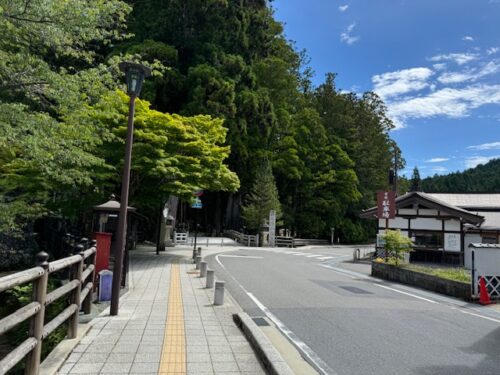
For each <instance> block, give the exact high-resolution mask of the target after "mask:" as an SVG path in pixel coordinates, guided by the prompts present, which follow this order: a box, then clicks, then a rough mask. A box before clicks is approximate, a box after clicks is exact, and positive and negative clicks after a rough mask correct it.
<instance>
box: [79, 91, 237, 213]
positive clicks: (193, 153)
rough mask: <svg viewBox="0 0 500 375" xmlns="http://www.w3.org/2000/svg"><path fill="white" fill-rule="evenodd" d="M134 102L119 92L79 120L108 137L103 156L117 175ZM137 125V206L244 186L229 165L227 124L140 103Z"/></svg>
mask: <svg viewBox="0 0 500 375" xmlns="http://www.w3.org/2000/svg"><path fill="white" fill-rule="evenodd" d="M128 103H129V98H128V96H127V95H125V94H124V93H123V92H121V91H116V92H114V93H110V94H108V95H106V96H104V97H103V98H102V99H101V101H100V102H99V103H97V104H96V105H94V106H92V107H87V108H85V109H83V110H82V111H80V112H79V113H78V114H76V115H75V117H77V118H79V119H80V121H81V122H82V123H87V122H88V123H91V124H94V125H95V126H97V128H99V129H101V130H102V131H103V132H106V134H107V137H106V138H105V140H104V142H103V145H102V147H101V148H100V152H101V156H102V158H103V159H105V160H106V161H107V163H108V164H110V165H111V166H113V167H114V170H116V171H121V170H122V166H121V165H122V164H123V144H124V142H125V136H126V131H127V116H128ZM134 125H135V127H134V146H133V152H132V172H131V176H132V177H131V186H130V191H131V199H130V200H131V202H137V203H139V204H142V205H143V206H148V205H149V206H154V207H156V205H157V202H158V198H159V197H160V196H162V195H163V196H168V194H173V195H176V196H179V197H182V198H184V199H191V198H192V193H193V191H195V190H197V189H200V188H201V189H206V190H211V191H219V190H222V191H234V190H236V189H237V188H238V187H239V180H238V177H237V176H236V174H235V173H233V172H231V171H230V170H229V168H228V167H227V165H225V164H224V160H225V159H226V158H227V157H228V155H229V151H230V148H229V147H228V146H224V143H225V137H226V129H225V128H224V127H223V126H222V125H223V121H222V120H221V119H213V118H211V117H210V116H206V115H204V116H201V115H200V116H194V117H184V116H180V115H175V114H174V115H170V114H165V113H161V112H158V111H156V110H153V109H151V108H150V103H149V102H147V101H145V100H140V99H137V100H136V112H135V122H134ZM119 176H120V175H119V174H117V175H116V176H114V178H115V179H116V180H118V179H119Z"/></svg>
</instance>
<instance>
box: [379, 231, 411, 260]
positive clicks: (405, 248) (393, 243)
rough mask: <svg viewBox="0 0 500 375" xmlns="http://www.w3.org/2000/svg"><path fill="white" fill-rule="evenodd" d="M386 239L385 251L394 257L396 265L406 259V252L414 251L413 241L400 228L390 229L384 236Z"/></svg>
mask: <svg viewBox="0 0 500 375" xmlns="http://www.w3.org/2000/svg"><path fill="white" fill-rule="evenodd" d="M382 239H383V240H384V241H385V245H384V248H385V251H386V252H387V254H389V256H390V257H392V258H393V259H394V262H395V265H396V266H397V265H399V262H400V261H401V260H403V259H404V254H405V253H408V252H410V251H412V245H413V243H412V241H411V239H410V238H408V237H406V236H405V235H403V234H401V232H400V231H399V230H388V231H386V233H385V234H384V235H383V236H382Z"/></svg>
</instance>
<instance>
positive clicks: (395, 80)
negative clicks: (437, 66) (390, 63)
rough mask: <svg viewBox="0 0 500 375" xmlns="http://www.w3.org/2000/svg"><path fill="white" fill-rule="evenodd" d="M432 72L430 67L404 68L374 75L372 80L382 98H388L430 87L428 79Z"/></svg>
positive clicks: (375, 89)
mask: <svg viewBox="0 0 500 375" xmlns="http://www.w3.org/2000/svg"><path fill="white" fill-rule="evenodd" d="M432 74H433V72H432V70H431V69H429V68H412V69H403V70H398V71H395V72H389V73H384V74H377V75H375V76H373V77H372V82H373V84H374V91H375V92H376V93H377V94H378V95H380V96H381V97H382V98H388V97H391V96H397V95H401V94H405V93H408V92H410V91H418V90H422V89H424V88H426V87H428V86H429V83H428V79H429V78H430V77H431V76H432Z"/></svg>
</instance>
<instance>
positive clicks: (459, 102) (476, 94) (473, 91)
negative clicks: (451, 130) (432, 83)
mask: <svg viewBox="0 0 500 375" xmlns="http://www.w3.org/2000/svg"><path fill="white" fill-rule="evenodd" d="M486 104H500V84H499V85H487V84H481V85H474V86H468V87H464V88H457V89H454V88H444V89H441V90H437V91H435V92H432V93H430V94H429V95H427V96H421V97H415V98H410V99H408V100H400V101H398V102H394V103H390V104H389V113H390V114H391V115H392V116H395V117H397V118H399V119H400V120H404V119H406V118H426V117H427V118H428V117H435V116H447V117H450V118H461V117H467V116H468V115H469V114H470V111H471V110H472V109H475V108H478V107H480V106H483V105H486Z"/></svg>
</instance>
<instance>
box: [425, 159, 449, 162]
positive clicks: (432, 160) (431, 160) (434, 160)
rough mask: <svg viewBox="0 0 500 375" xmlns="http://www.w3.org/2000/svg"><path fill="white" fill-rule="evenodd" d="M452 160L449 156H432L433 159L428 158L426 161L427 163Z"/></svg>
mask: <svg viewBox="0 0 500 375" xmlns="http://www.w3.org/2000/svg"><path fill="white" fill-rule="evenodd" d="M448 160H450V159H449V158H432V159H429V160H426V161H425V162H426V163H442V162H444V161H448Z"/></svg>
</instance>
